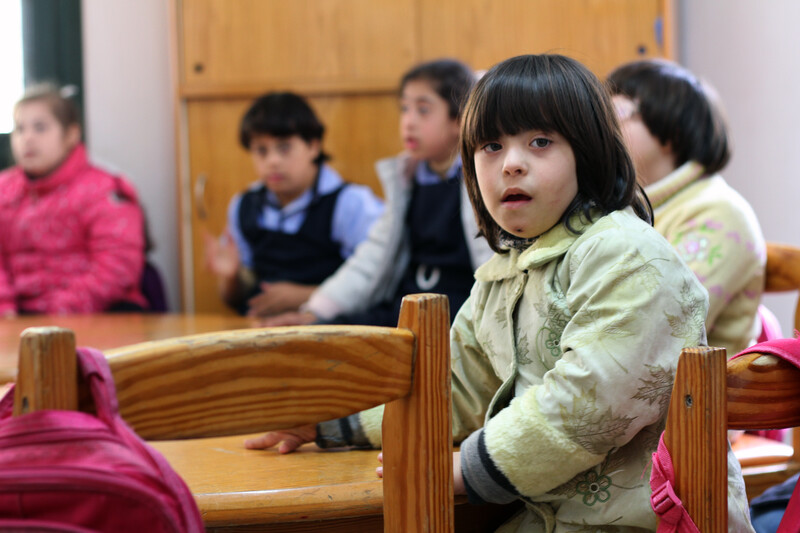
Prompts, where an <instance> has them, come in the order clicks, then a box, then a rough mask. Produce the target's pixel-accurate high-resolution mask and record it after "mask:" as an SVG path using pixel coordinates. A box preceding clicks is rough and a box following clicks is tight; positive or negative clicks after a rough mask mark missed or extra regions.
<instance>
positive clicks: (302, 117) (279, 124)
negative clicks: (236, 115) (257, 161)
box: [239, 92, 330, 165]
mask: <svg viewBox="0 0 800 533" xmlns="http://www.w3.org/2000/svg"><path fill="white" fill-rule="evenodd" d="M324 133H325V126H323V125H322V122H320V121H319V119H318V118H317V115H316V114H315V113H314V110H313V109H311V106H309V105H308V102H306V101H305V99H304V98H303V97H302V96H299V95H297V94H295V93H290V92H273V93H267V94H265V95H262V96H260V97H258V98H257V99H256V100H255V102H253V104H252V105H251V106H250V109H248V110H247V112H246V113H245V114H244V117H242V122H241V124H240V125H239V143H240V144H241V145H242V146H243V147H244V149H245V150H249V149H250V142H251V141H252V140H253V137H254V136H256V135H272V136H273V137H291V136H292V135H299V136H300V137H301V138H302V139H303V140H304V141H305V142H307V143H309V142H311V141H312V140H318V141H320V142H322V136H323V135H324ZM328 159H330V156H329V155H328V154H326V153H325V152H324V151H322V149H320V152H319V156H317V158H316V159H315V160H314V163H315V164H317V165H321V164H322V163H324V162H325V161H327V160H328Z"/></svg>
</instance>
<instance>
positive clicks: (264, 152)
mask: <svg viewBox="0 0 800 533" xmlns="http://www.w3.org/2000/svg"><path fill="white" fill-rule="evenodd" d="M256 153H257V154H258V155H260V156H261V157H264V156H265V155H267V149H266V148H265V147H263V146H259V147H257V148H256Z"/></svg>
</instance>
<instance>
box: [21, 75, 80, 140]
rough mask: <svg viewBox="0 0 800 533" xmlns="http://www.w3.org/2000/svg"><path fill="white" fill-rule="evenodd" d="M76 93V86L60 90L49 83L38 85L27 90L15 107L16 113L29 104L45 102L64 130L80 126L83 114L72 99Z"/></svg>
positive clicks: (68, 86)
mask: <svg viewBox="0 0 800 533" xmlns="http://www.w3.org/2000/svg"><path fill="white" fill-rule="evenodd" d="M76 92H77V88H76V87H75V86H74V85H67V86H65V87H63V88H59V87H58V86H57V85H55V84H53V83H49V82H45V83H37V84H35V85H31V86H30V87H28V88H27V89H25V93H24V94H23V95H22V98H20V99H19V100H18V101H17V103H16V104H15V105H14V112H15V113H16V111H17V109H19V108H20V106H22V105H24V104H27V103H29V102H44V103H45V104H47V105H48V106H49V107H50V110H51V111H52V112H53V115H55V117H56V120H58V122H59V124H61V127H62V128H64V129H65V130H66V129H67V128H69V127H70V126H80V125H81V112H80V109H78V105H77V104H76V103H75V101H74V100H73V99H72V96H74V94H75V93H76Z"/></svg>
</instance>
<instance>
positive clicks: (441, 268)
mask: <svg viewBox="0 0 800 533" xmlns="http://www.w3.org/2000/svg"><path fill="white" fill-rule="evenodd" d="M461 180H462V178H461V174H459V176H458V177H454V178H450V179H448V180H445V181H441V182H439V183H436V184H431V185H418V184H416V183H415V184H414V189H413V192H412V195H411V202H410V204H409V208H408V212H407V215H406V223H407V227H408V228H409V232H410V241H411V260H410V262H409V265H408V267H407V269H406V272H405V274H404V276H403V280H402V282H401V283H400V286H399V287H398V293H397V297H398V298H402V296H403V295H405V294H413V293H419V292H435V293H441V294H446V295H447V296H448V297H449V299H450V314H451V315H453V316H455V313H456V312H457V311H458V309H459V308H460V307H461V304H463V303H464V301H465V300H466V299H467V296H469V292H470V290H471V289H472V284H473V282H474V271H473V268H472V260H471V256H470V253H469V247H468V246H467V241H466V239H465V236H464V225H463V223H462V222H461V194H462V193H461ZM451 319H452V316H451Z"/></svg>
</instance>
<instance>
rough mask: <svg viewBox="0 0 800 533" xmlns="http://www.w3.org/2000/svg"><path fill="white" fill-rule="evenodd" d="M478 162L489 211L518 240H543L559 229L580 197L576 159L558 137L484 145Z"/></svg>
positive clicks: (531, 134) (525, 136) (530, 136)
mask: <svg viewBox="0 0 800 533" xmlns="http://www.w3.org/2000/svg"><path fill="white" fill-rule="evenodd" d="M474 160H475V173H476V175H477V178H478V187H479V188H480V191H481V196H482V197H483V202H484V204H485V205H486V209H487V210H488V211H489V214H490V215H491V216H492V218H493V219H494V220H495V222H497V224H498V225H499V226H500V227H501V228H503V229H504V230H505V231H507V232H508V233H511V234H512V235H516V236H517V237H523V238H531V237H537V236H539V235H541V234H542V233H544V232H545V231H547V230H549V229H550V228H552V227H553V226H555V225H556V224H558V222H559V221H560V220H561V216H562V215H563V214H564V212H565V211H566V210H567V207H568V206H569V204H570V203H571V202H572V200H573V199H574V198H575V196H576V195H577V194H578V176H577V173H576V170H575V154H574V153H573V152H572V147H571V146H570V145H569V142H568V141H567V140H566V139H565V138H564V137H562V136H561V135H560V134H558V133H545V132H542V131H538V130H531V131H525V132H522V133H518V134H516V135H503V136H502V137H500V138H499V139H495V140H493V141H491V142H486V143H483V144H482V145H481V146H479V147H478V150H477V151H476V152H475V155H474Z"/></svg>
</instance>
